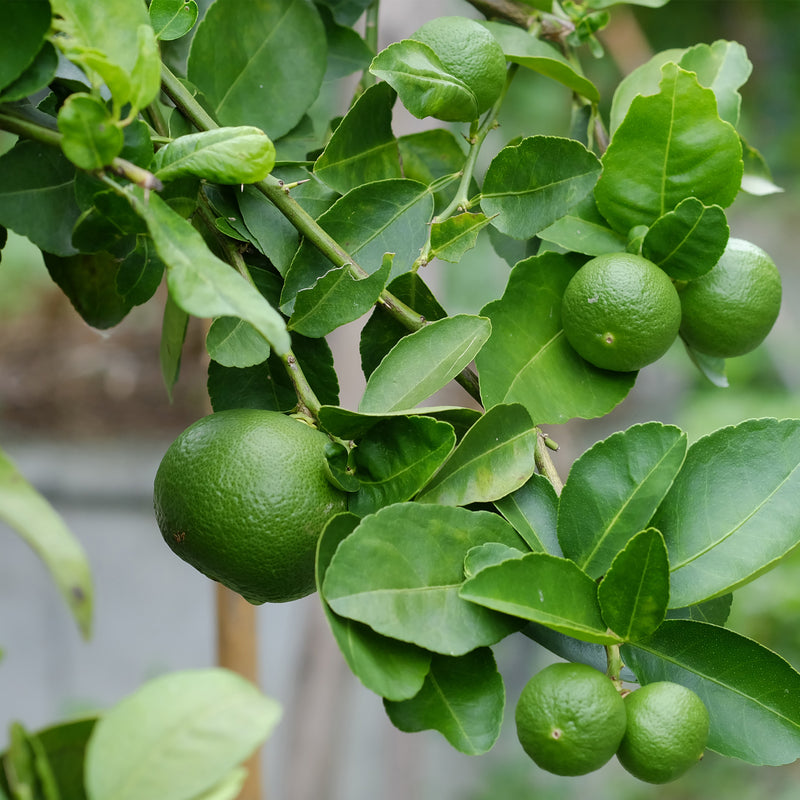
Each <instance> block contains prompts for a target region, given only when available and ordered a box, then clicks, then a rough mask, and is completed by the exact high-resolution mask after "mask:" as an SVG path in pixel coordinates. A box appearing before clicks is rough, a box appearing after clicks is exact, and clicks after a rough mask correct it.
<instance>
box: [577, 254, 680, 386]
mask: <svg viewBox="0 0 800 800" xmlns="http://www.w3.org/2000/svg"><path fill="white" fill-rule="evenodd" d="M561 324H562V326H563V329H564V335H565V336H566V337H567V341H568V342H569V343H570V344H571V345H572V347H573V348H574V349H575V350H576V351H577V353H578V355H580V356H582V357H583V358H585V359H586V360H587V361H588V362H590V363H591V364H594V365H595V366H596V367H600V368H601V369H609V370H614V371H616V372H632V371H634V370H637V369H641V368H642V367H644V366H646V365H647V364H652V363H653V362H654V361H656V360H657V359H659V358H661V356H663V355H664V353H666V352H667V350H669V348H670V345H671V344H672V343H673V342H674V341H675V338H676V337H677V335H678V328H679V327H680V324H681V301H680V299H679V298H678V293H677V291H676V290H675V287H674V285H673V284H672V281H671V280H670V279H669V276H668V275H667V274H666V273H665V272H664V270H662V269H660V268H659V267H657V266H656V265H655V264H654V263H653V262H652V261H648V260H647V259H646V258H642V256H639V255H635V254H633V253H624V252H619V253H606V254H604V255H601V256H597V257H596V258H593V259H591V261H587V262H586V263H585V264H584V265H583V266H582V267H581V268H580V269H579V270H578V271H577V272H576V273H575V275H574V276H573V277H572V279H571V280H570V282H569V283H568V284H567V288H566V290H565V291H564V296H563V298H562V301H561Z"/></svg>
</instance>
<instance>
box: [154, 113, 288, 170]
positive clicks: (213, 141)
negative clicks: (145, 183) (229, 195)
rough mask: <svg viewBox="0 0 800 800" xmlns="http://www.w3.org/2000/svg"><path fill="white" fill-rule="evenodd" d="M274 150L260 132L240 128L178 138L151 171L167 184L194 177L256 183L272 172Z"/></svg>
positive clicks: (160, 151)
mask: <svg viewBox="0 0 800 800" xmlns="http://www.w3.org/2000/svg"><path fill="white" fill-rule="evenodd" d="M274 166H275V146H274V145H273V144H272V141H271V140H270V138H269V137H268V136H267V135H266V134H265V133H264V131H262V130H261V129H260V128H254V127H253V126H251V125H240V126H239V127H235V128H215V129H214V130H210V131H200V132H199V133H190V134H186V135H185V136H179V137H178V138H177V139H174V140H173V141H172V142H170V143H169V144H168V145H166V146H164V147H162V148H161V149H160V150H159V151H158V152H157V153H156V157H155V161H154V162H153V165H152V167H151V169H152V171H153V172H154V173H155V175H156V177H157V178H158V179H159V180H162V181H164V182H167V181H173V180H176V179H177V178H182V177H183V176H185V175H195V176H196V177H198V178H202V179H203V180H207V181H211V182H212V183H222V184H234V185H238V184H243V183H256V182H257V181H260V180H263V179H264V178H266V177H267V175H269V173H270V172H272V168H273V167H274Z"/></svg>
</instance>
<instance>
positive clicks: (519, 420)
mask: <svg viewBox="0 0 800 800" xmlns="http://www.w3.org/2000/svg"><path fill="white" fill-rule="evenodd" d="M536 436H537V434H536V429H535V428H534V427H533V423H531V418H530V415H529V414H528V412H527V411H526V410H525V408H524V407H523V406H521V405H516V404H515V405H499V406H494V407H492V408H490V409H489V410H488V411H487V412H486V413H485V414H483V415H482V416H481V417H479V419H478V421H477V422H476V423H475V424H474V425H473V426H472V427H471V428H470V429H469V431H467V433H466V434H465V436H464V438H463V439H462V440H461V441H460V442H459V443H458V446H457V447H456V449H455V450H454V451H453V453H452V455H451V456H450V457H449V458H448V459H447V461H445V462H444V464H442V466H441V468H440V469H439V471H438V472H437V473H436V475H434V476H433V478H432V479H431V480H430V481H429V482H428V483H427V485H426V486H425V487H424V488H423V490H422V491H421V492H420V494H419V496H418V497H417V501H418V502H420V503H441V504H442V505H453V506H466V505H469V504H471V503H488V502H491V501H493V500H498V499H499V498H501V497H504V496H505V495H507V494H508V493H509V492H513V491H514V490H515V489H519V487H520V486H522V485H523V484H524V483H525V482H526V481H527V480H528V478H530V476H531V475H532V474H533V470H534V451H535V449H536Z"/></svg>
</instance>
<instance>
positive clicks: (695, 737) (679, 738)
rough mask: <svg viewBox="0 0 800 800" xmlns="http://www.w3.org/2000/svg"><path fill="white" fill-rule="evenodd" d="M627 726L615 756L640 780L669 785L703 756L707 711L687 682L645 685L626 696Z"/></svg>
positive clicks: (706, 731)
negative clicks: (684, 683)
mask: <svg viewBox="0 0 800 800" xmlns="http://www.w3.org/2000/svg"><path fill="white" fill-rule="evenodd" d="M625 711H626V712H627V715H628V727H627V730H626V731H625V736H624V737H623V739H622V742H621V743H620V746H619V750H618V751H617V759H618V760H619V762H620V764H622V766H623V767H625V769H626V770H628V772H630V773H631V774H632V775H634V776H635V777H637V778H639V780H642V781H646V782H647V783H668V782H669V781H673V780H675V779H676V778H679V777H680V776H681V775H683V773H684V772H686V770H687V769H689V767H691V766H692V765H693V764H696V763H697V762H698V761H699V760H700V758H701V757H702V755H703V751H704V750H705V747H706V741H707V739H708V724H709V720H708V711H707V709H706V707H705V705H704V704H703V701H702V700H701V699H700V698H699V697H698V696H697V695H696V694H695V693H694V692H693V691H692V690H691V689H687V688H686V687H685V686H681V685H680V684H677V683H671V682H669V681H658V682H656V683H648V684H647V685H646V686H643V687H642V688H641V689H636V691H633V692H631V693H630V694H629V695H628V696H627V697H626V698H625Z"/></svg>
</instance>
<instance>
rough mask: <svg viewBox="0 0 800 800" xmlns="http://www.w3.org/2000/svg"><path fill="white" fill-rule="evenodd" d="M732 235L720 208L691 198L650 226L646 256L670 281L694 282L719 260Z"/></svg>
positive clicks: (644, 253) (646, 237)
mask: <svg viewBox="0 0 800 800" xmlns="http://www.w3.org/2000/svg"><path fill="white" fill-rule="evenodd" d="M729 234H730V228H729V227H728V221H727V218H726V217H725V212H724V211H723V210H722V209H721V208H720V207H719V206H704V205H703V204H702V203H701V202H700V201H699V200H698V199H697V198H696V197H687V198H686V199H685V200H682V201H681V202H680V203H678V205H677V206H676V207H675V208H674V209H672V211H668V212H667V213H666V214H664V215H663V216H661V217H659V218H658V219H657V220H656V221H655V222H654V223H653V224H652V225H651V226H650V228H649V229H648V231H647V233H646V234H645V236H644V239H643V240H642V255H643V256H644V257H645V258H647V259H649V260H650V261H652V262H653V263H654V264H658V266H659V267H661V269H663V270H664V272H666V273H667V275H669V276H670V278H673V279H674V280H681V281H690V280H693V279H694V278H698V277H700V275H703V274H705V273H706V272H708V271H709V270H710V269H711V268H712V267H713V266H714V265H715V264H716V263H717V261H719V259H720V256H721V255H722V254H723V252H724V251H725V245H726V244H727V243H728V236H729Z"/></svg>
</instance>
